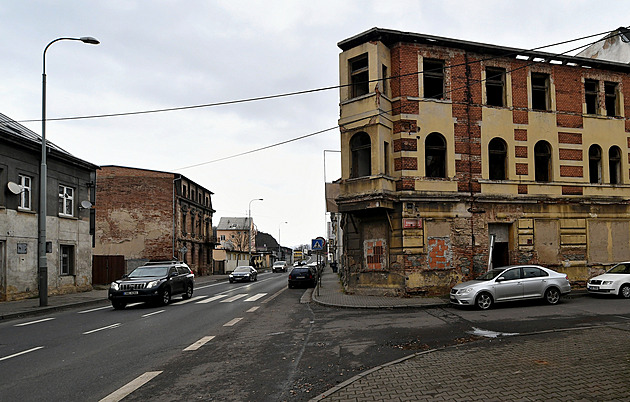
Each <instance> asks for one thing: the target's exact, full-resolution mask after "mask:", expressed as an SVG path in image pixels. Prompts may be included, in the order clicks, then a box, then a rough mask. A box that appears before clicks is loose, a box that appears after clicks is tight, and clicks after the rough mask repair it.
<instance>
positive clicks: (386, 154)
mask: <svg viewBox="0 0 630 402" xmlns="http://www.w3.org/2000/svg"><path fill="white" fill-rule="evenodd" d="M383 164H384V165H385V166H384V169H383V173H385V174H386V175H389V142H387V141H385V142H384V143H383Z"/></svg>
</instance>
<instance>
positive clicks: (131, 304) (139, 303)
mask: <svg viewBox="0 0 630 402" xmlns="http://www.w3.org/2000/svg"><path fill="white" fill-rule="evenodd" d="M141 304H142V302H138V303H130V304H127V307H133V306H139V305H141Z"/></svg>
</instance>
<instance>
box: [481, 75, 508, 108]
mask: <svg viewBox="0 0 630 402" xmlns="http://www.w3.org/2000/svg"><path fill="white" fill-rule="evenodd" d="M486 104H487V105H490V106H505V69H504V68H495V67H488V68H486Z"/></svg>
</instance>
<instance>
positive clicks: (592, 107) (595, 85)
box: [584, 80, 599, 114]
mask: <svg viewBox="0 0 630 402" xmlns="http://www.w3.org/2000/svg"><path fill="white" fill-rule="evenodd" d="M584 102H585V103H586V113H587V114H597V109H598V104H599V82H598V81H597V80H584Z"/></svg>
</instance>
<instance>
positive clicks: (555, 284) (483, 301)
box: [450, 265, 571, 310]
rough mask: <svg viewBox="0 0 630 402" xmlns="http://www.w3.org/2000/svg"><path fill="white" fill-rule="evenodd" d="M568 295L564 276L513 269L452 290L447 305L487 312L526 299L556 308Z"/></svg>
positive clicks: (497, 270) (530, 267)
mask: <svg viewBox="0 0 630 402" xmlns="http://www.w3.org/2000/svg"><path fill="white" fill-rule="evenodd" d="M570 292H571V285H570V283H569V280H568V278H567V275H566V274H562V273H559V272H556V271H554V270H552V269H549V268H544V267H541V266H538V265H512V266H508V267H501V268H494V269H491V270H490V271H488V272H487V273H486V274H484V275H482V276H481V277H479V278H478V279H476V280H473V281H468V282H464V283H460V284H459V285H456V286H454V287H453V288H452V289H451V294H450V301H451V303H452V304H456V305H459V306H477V307H478V308H480V309H482V310H486V309H489V308H490V307H491V306H492V304H494V303H500V302H506V301H515V300H525V299H544V300H545V301H546V302H547V303H549V304H557V303H558V302H559V301H560V296H562V295H566V294H568V293H570Z"/></svg>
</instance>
